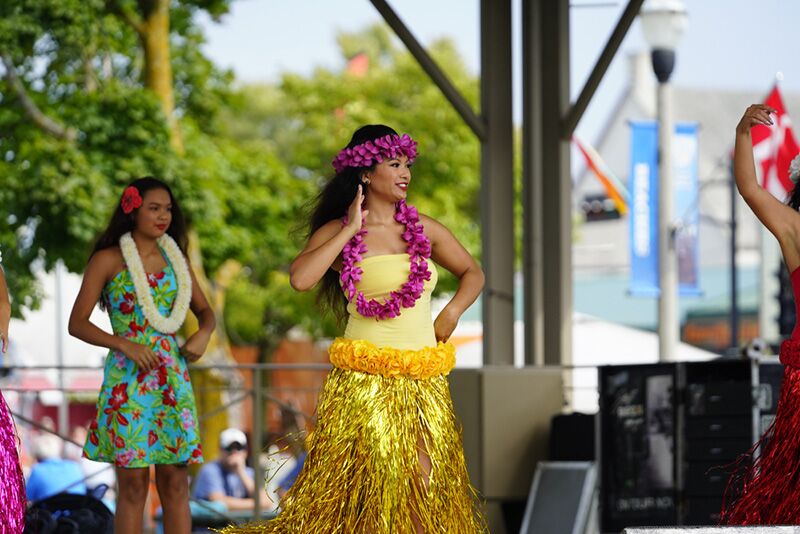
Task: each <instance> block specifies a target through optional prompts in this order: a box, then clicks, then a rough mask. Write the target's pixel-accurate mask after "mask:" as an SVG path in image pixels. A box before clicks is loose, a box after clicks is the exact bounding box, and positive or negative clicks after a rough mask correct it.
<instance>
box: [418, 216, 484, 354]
mask: <svg viewBox="0 0 800 534" xmlns="http://www.w3.org/2000/svg"><path fill="white" fill-rule="evenodd" d="M422 224H423V225H424V226H425V234H426V235H427V236H428V239H430V240H431V259H433V261H435V262H436V263H438V264H439V265H441V266H442V267H444V268H445V269H447V270H448V271H450V272H451V273H453V275H454V276H455V277H456V278H458V290H457V291H456V294H455V295H453V298H452V299H450V302H448V303H447V305H446V306H445V307H444V309H443V310H442V311H441V312H440V313H439V315H438V316H437V317H436V320H435V321H434V323H433V328H434V330H435V332H436V340H437V341H447V340H448V339H450V335H451V334H452V333H453V330H455V328H456V325H457V324H458V319H459V318H460V317H461V315H462V314H463V313H464V312H465V311H466V309H467V308H469V306H470V305H471V304H472V303H473V302H475V299H477V298H478V295H480V294H481V290H483V283H484V276H483V270H482V269H481V267H480V265H478V262H476V261H475V258H473V257H472V256H470V254H469V252H467V249H465V248H464V247H463V245H461V243H459V242H458V239H456V238H455V236H454V235H453V234H452V233H450V230H448V229H447V228H446V227H445V226H444V225H443V224H441V223H440V222H438V221H436V220H434V219H431V218H430V217H426V216H422Z"/></svg>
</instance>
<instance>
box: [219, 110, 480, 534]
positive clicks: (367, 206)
mask: <svg viewBox="0 0 800 534" xmlns="http://www.w3.org/2000/svg"><path fill="white" fill-rule="evenodd" d="M415 156H416V142H414V141H413V140H412V139H411V138H410V137H409V136H408V135H403V136H399V135H397V133H396V132H395V131H394V130H392V129H391V128H389V127H387V126H382V125H370V126H364V127H362V128H360V129H358V130H357V131H356V132H355V133H354V134H353V138H352V139H351V140H350V143H349V144H348V145H347V148H345V149H343V150H342V151H341V152H340V153H339V155H338V156H337V157H336V159H335V160H334V162H333V165H334V168H335V169H336V175H335V176H334V178H333V179H332V180H331V181H330V182H329V183H328V184H327V185H326V187H325V188H324V189H323V191H322V193H321V194H320V196H319V199H318V202H317V206H316V209H315V211H314V213H313V215H312V218H311V237H310V239H309V241H308V244H307V245H306V247H305V248H304V249H303V251H302V252H301V253H300V254H299V255H298V256H297V258H295V260H294V262H293V263H292V267H291V283H292V287H294V288H295V289H297V290H299V291H307V290H309V289H311V288H313V287H314V286H315V285H317V283H318V282H320V281H321V287H320V296H321V297H322V299H323V301H325V302H327V304H328V305H329V306H330V307H331V308H333V309H334V310H335V311H338V312H339V314H340V315H342V316H343V315H345V313H346V314H347V316H348V320H347V328H346V330H345V333H344V337H341V338H337V339H336V340H335V341H334V343H333V344H332V345H331V348H330V359H331V363H333V365H334V369H333V370H332V371H331V372H330V374H329V375H328V378H327V380H326V382H325V385H324V387H323V390H322V393H321V394H320V398H319V404H318V406H317V425H316V428H315V430H314V433H313V434H312V437H311V440H310V443H309V451H308V456H307V458H306V461H305V464H304V467H303V471H302V472H301V473H300V475H299V477H298V479H297V481H296V482H295V484H294V485H293V486H292V488H291V489H290V490H289V492H288V493H287V495H286V497H285V499H284V501H283V502H282V503H281V504H282V511H281V513H280V514H279V515H278V517H277V518H276V519H274V520H272V521H270V522H268V523H261V524H253V525H249V526H244V527H229V528H228V529H225V530H224V531H223V532H225V533H228V534H230V533H261V532H271V533H286V534H288V533H291V534H318V533H323V532H324V533H326V534H329V533H342V534H351V533H365V534H411V533H433V532H441V533H448V534H462V533H463V534H472V533H476V532H485V531H486V528H485V526H484V521H483V518H482V515H481V513H480V509H479V506H480V505H479V502H478V499H477V496H476V494H475V491H474V489H473V488H472V487H471V486H470V483H469V478H468V475H467V470H466V466H465V463H464V455H463V450H462V445H461V435H460V428H459V425H458V423H457V421H456V418H455V415H454V414H453V407H452V402H451V400H450V392H449V389H448V384H447V377H446V375H447V374H448V373H449V372H450V370H451V369H452V368H453V366H454V365H455V348H454V347H453V345H452V344H450V343H448V342H447V340H448V338H449V337H450V334H451V333H452V332H453V329H454V328H455V326H456V323H457V322H458V318H459V317H460V316H461V314H462V313H463V312H464V310H466V309H467V307H468V306H469V305H470V304H472V303H473V302H474V301H475V299H476V298H477V297H478V294H479V293H480V292H481V289H482V288H483V280H484V278H483V272H482V271H481V269H480V267H479V266H478V264H477V263H476V262H475V260H474V259H473V258H472V257H471V256H470V255H469V253H468V252H467V251H466V250H465V249H464V247H463V246H461V244H460V243H459V242H458V241H457V240H456V238H455V237H453V235H452V234H451V233H450V232H449V231H448V230H447V228H445V227H444V226H442V225H441V224H440V223H438V222H436V221H435V220H433V219H431V218H429V217H426V216H424V215H419V214H418V213H417V211H416V209H415V208H413V207H411V206H409V205H407V204H406V203H405V200H406V194H407V191H408V187H409V185H410V182H411V163H412V162H413V160H414V158H415ZM431 259H432V260H433V261H435V262H436V263H438V264H439V265H442V266H443V267H444V268H445V269H447V270H448V271H450V272H452V273H453V274H454V275H455V276H457V277H458V279H459V287H458V291H457V292H456V294H455V296H454V297H453V299H452V300H451V301H450V302H449V303H448V304H447V306H446V307H445V308H444V310H442V312H441V313H440V314H439V316H438V317H437V318H436V320H435V321H432V320H431V309H430V296H431V291H432V290H433V288H434V286H435V285H436V269H435V266H434V265H433V263H432V262H431V261H430V260H431Z"/></svg>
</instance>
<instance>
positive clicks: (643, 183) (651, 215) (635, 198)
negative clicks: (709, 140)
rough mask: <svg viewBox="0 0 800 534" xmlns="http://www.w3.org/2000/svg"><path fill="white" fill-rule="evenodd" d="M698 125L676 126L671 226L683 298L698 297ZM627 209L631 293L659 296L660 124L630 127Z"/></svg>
mask: <svg viewBox="0 0 800 534" xmlns="http://www.w3.org/2000/svg"><path fill="white" fill-rule="evenodd" d="M697 129H698V128H697V124H696V123H682V124H677V125H676V126H675V133H674V136H673V141H672V165H673V167H672V169H673V171H672V173H673V174H672V177H673V186H674V190H673V194H674V195H675V203H674V213H673V223H674V224H675V226H676V228H677V231H676V233H675V246H676V247H677V253H678V277H679V287H680V293H681V294H682V295H698V294H699V280H698V278H699V277H698V271H699V267H698V252H699V241H698V229H699V222H700V213H699V210H698V202H697V195H698V142H697ZM628 176H629V178H628V188H629V190H630V192H631V210H630V221H629V222H630V226H629V241H630V261H631V280H630V293H631V294H632V295H635V296H650V297H653V296H658V294H659V285H658V194H659V181H658V123H657V122H654V121H633V122H631V167H630V172H629V174H628Z"/></svg>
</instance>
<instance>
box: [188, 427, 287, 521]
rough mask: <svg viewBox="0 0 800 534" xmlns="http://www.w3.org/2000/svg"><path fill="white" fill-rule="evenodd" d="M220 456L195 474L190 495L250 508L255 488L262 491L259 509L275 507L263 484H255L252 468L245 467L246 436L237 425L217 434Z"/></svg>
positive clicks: (243, 508) (231, 505)
mask: <svg viewBox="0 0 800 534" xmlns="http://www.w3.org/2000/svg"><path fill="white" fill-rule="evenodd" d="M219 448H220V456H219V458H217V460H215V461H213V462H209V463H207V464H205V465H204V466H203V467H202V469H200V472H199V473H198V474H197V479H196V480H195V483H194V492H193V495H192V497H193V498H194V499H196V500H206V501H212V502H221V503H224V504H225V506H226V507H227V509H228V510H252V509H253V506H254V504H255V499H254V495H255V492H256V491H260V492H261V504H262V510H271V509H274V504H272V501H271V500H270V499H269V498H268V497H267V494H266V491H264V488H263V484H258V485H256V483H255V480H254V471H253V468H251V467H247V465H246V463H245V461H246V460H247V437H246V436H245V435H244V432H242V431H241V430H239V429H237V428H228V429H227V430H223V431H222V433H221V434H220V435H219Z"/></svg>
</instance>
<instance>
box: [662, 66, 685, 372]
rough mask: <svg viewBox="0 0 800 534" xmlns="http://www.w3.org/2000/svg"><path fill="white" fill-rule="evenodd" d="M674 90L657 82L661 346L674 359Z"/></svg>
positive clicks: (676, 332)
mask: <svg viewBox="0 0 800 534" xmlns="http://www.w3.org/2000/svg"><path fill="white" fill-rule="evenodd" d="M673 130H674V128H673V121H672V91H671V87H670V85H669V82H666V81H665V82H661V83H659V84H658V146H659V158H658V176H659V188H658V272H659V282H660V283H659V287H660V288H661V291H660V293H659V298H658V349H659V359H660V360H661V361H672V360H674V359H675V347H676V344H677V342H678V340H679V339H680V331H679V325H678V308H677V306H678V302H677V301H678V257H677V253H676V250H675V226H674V224H673V221H672V212H673V203H674V202H673V187H672V135H673Z"/></svg>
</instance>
